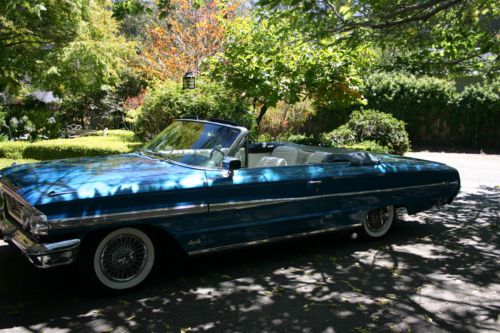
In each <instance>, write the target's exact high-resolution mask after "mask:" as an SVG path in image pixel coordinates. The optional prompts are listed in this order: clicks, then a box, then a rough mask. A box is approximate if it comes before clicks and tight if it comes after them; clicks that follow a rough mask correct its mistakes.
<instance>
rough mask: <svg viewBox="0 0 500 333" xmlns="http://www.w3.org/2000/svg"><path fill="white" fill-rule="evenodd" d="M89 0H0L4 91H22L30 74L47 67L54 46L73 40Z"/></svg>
mask: <svg viewBox="0 0 500 333" xmlns="http://www.w3.org/2000/svg"><path fill="white" fill-rule="evenodd" d="M88 3H89V2H88V1H84V0H71V1H70V0H37V1H18V0H2V1H0V91H5V90H7V91H9V92H11V93H15V92H17V91H19V89H20V87H21V85H22V81H23V80H24V79H25V77H26V75H28V76H31V77H33V76H34V75H35V74H36V73H38V72H39V71H40V70H43V69H44V66H43V64H42V63H43V62H44V61H45V60H46V58H47V57H48V56H49V55H50V54H51V52H52V50H55V49H58V48H60V47H61V46H62V45H64V44H66V43H69V42H71V41H72V40H73V39H74V38H75V37H76V35H77V33H78V29H79V26H80V23H81V22H82V20H84V19H85V18H86V15H87V14H88Z"/></svg>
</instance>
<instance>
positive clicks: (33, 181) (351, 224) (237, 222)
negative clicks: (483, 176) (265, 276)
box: [0, 119, 460, 290]
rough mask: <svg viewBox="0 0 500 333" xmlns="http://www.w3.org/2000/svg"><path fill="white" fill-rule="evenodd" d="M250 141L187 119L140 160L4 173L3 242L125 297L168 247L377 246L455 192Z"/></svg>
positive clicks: (421, 165)
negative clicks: (74, 267) (346, 241)
mask: <svg viewBox="0 0 500 333" xmlns="http://www.w3.org/2000/svg"><path fill="white" fill-rule="evenodd" d="M247 140H248V131H247V130H246V129H245V128H243V127H238V126H236V125H235V124H231V123H227V122H222V121H202V120H194V119H184V120H178V121H175V122H173V123H172V124H171V125H170V126H169V127H168V128H167V129H165V130H164V131H163V132H161V133H160V134H159V135H158V136H157V137H156V138H154V139H153V140H152V141H151V142H150V143H149V144H147V145H146V146H145V147H144V148H143V149H142V150H141V151H139V152H137V153H131V154H123V155H115V156H101V157H92V158H79V159H68V160H57V161H48V162H41V163H35V164H27V165H15V166H11V167H9V168H6V169H3V170H2V171H1V185H0V214H1V219H0V230H1V233H2V234H3V237H4V239H5V240H6V241H7V242H8V243H10V244H12V245H14V246H16V247H17V248H19V249H20V250H21V251H22V253H23V254H24V255H26V256H27V258H28V259H29V260H30V261H31V262H32V263H33V264H34V265H35V266H37V267H42V268H46V267H53V266H58V265H65V264H70V263H74V262H76V263H77V264H78V265H79V267H80V269H82V271H83V272H84V273H85V274H86V276H87V278H88V279H89V281H91V282H94V283H96V284H97V285H100V286H102V287H106V288H109V289H113V290H123V289H128V288H132V287H135V286H137V285H138V284H140V283H141V282H143V281H144V280H145V279H146V277H147V276H148V275H149V274H150V272H151V270H152V268H153V266H154V265H155V264H157V261H158V260H157V259H158V257H159V254H160V253H161V251H162V249H165V246H164V245H165V244H176V246H178V247H180V248H181V249H182V250H183V251H185V252H186V253H188V254H198V253H204V252H209V251H216V250H223V249H230V248H234V247H239V246H245V245H252V244H258V243H260V242H267V241H270V240H278V239H284V238H289V237H293V236H304V235H309V234H315V233H319V232H326V231H332V230H338V229H343V228H360V230H361V231H362V233H364V234H365V235H366V236H367V237H371V238H378V237H382V236H384V235H385V234H386V233H387V232H388V231H389V229H390V228H391V225H392V224H393V221H394V219H395V214H396V209H398V208H400V207H404V208H406V209H407V211H408V213H410V214H413V213H417V212H420V211H423V210H426V209H429V208H431V207H433V206H439V205H442V204H446V203H450V202H451V201H452V200H453V198H454V197H455V196H456V195H457V193H458V191H459V188H460V178H459V175H458V172H457V171H456V170H455V169H453V168H451V167H449V166H447V165H444V164H440V163H436V162H430V161H423V160H417V159H412V158H406V157H401V156H393V155H375V154H369V153H365V152H356V151H348V150H341V149H334V148H324V147H313V146H302V145H295V144H289V143H258V144H249V143H248V141H247ZM167 248H168V247H167Z"/></svg>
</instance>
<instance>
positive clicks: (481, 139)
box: [365, 73, 500, 148]
mask: <svg viewBox="0 0 500 333" xmlns="http://www.w3.org/2000/svg"><path fill="white" fill-rule="evenodd" d="M499 91H500V89H499V81H498V80H496V81H493V82H490V81H485V82H484V83H482V84H476V85H472V86H469V87H467V88H466V89H465V90H464V91H463V92H461V93H458V92H457V91H456V90H455V86H454V82H453V81H451V80H444V79H438V78H433V77H428V76H421V77H417V76H414V75H409V74H402V73H379V74H374V75H371V76H369V77H368V78H367V80H366V83H365V97H366V98H367V100H368V107H369V108H374V109H378V110H381V111H383V112H386V113H390V114H392V115H393V116H395V117H396V118H398V119H400V120H403V121H404V122H405V123H407V124H408V125H407V130H408V133H409V134H410V137H411V138H412V142H413V143H414V144H416V145H419V146H461V147H464V148H465V147H467V148H498V147H500V146H499V144H500V143H499V141H498V138H499V137H500V128H499V126H498V125H497V124H499V123H500V111H499V110H500V95H499Z"/></svg>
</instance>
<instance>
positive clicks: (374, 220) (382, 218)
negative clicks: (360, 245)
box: [366, 207, 389, 232]
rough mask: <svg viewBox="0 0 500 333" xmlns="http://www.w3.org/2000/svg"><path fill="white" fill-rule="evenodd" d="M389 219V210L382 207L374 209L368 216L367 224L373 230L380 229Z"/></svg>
mask: <svg viewBox="0 0 500 333" xmlns="http://www.w3.org/2000/svg"><path fill="white" fill-rule="evenodd" d="M388 221H389V210H388V209H387V207H386V208H382V209H379V210H372V211H370V212H368V215H367V216H366V226H367V227H368V229H370V230H371V231H373V232H378V231H380V230H381V229H382V228H383V227H384V225H386V223H387V222H388Z"/></svg>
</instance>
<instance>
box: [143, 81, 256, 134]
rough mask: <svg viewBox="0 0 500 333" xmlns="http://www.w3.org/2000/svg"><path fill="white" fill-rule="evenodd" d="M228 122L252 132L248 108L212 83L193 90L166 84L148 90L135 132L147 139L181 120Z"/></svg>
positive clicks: (240, 100)
mask: <svg viewBox="0 0 500 333" xmlns="http://www.w3.org/2000/svg"><path fill="white" fill-rule="evenodd" d="M188 116H189V117H199V118H201V119H208V118H216V119H223V120H231V121H234V122H236V123H238V124H240V125H242V126H246V127H247V128H249V129H252V118H253V117H252V114H251V112H250V108H249V105H248V104H247V103H245V101H244V100H243V99H241V98H238V97H237V96H235V95H234V94H232V93H231V91H229V90H227V89H225V88H224V87H223V86H221V85H219V84H216V83H213V82H209V81H207V82H203V81H201V80H200V81H198V82H197V86H196V89H186V90H183V89H182V87H181V85H179V84H177V83H174V82H170V81H166V82H164V83H163V84H160V85H158V86H157V87H155V88H154V89H152V90H150V91H149V92H148V93H147V95H146V97H145V98H144V105H143V106H142V107H141V110H140V113H139V115H138V117H137V123H136V131H137V134H138V135H139V136H140V137H141V138H145V139H150V138H152V137H153V136H154V135H156V134H158V133H159V132H161V131H162V130H163V129H164V128H165V127H167V126H168V125H169V124H170V123H171V122H172V121H173V120H174V119H177V118H182V117H188Z"/></svg>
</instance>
